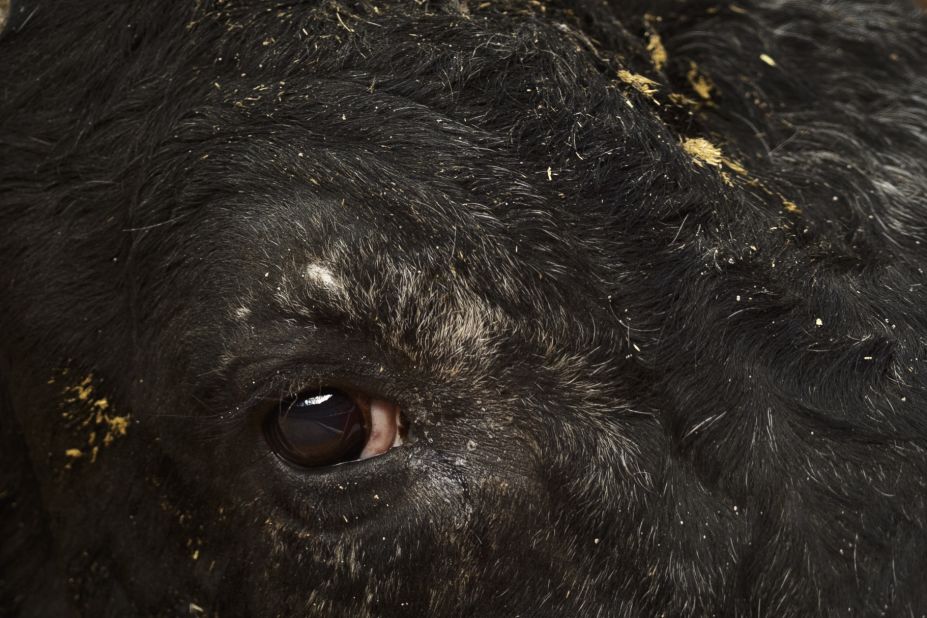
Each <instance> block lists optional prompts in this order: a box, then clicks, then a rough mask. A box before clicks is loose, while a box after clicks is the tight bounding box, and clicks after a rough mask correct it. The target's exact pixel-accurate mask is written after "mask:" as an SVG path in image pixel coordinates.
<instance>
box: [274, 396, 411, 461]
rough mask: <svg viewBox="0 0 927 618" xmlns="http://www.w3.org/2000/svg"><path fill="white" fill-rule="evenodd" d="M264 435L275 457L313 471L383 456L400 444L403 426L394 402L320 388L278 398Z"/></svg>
mask: <svg viewBox="0 0 927 618" xmlns="http://www.w3.org/2000/svg"><path fill="white" fill-rule="evenodd" d="M264 431H265V434H266V436H267V440H268V443H269V444H270V447H271V449H272V450H273V451H274V452H275V453H276V454H277V455H278V456H280V457H281V458H283V459H284V460H286V461H287V462H289V463H291V464H294V465H297V466H301V467H307V468H315V467H322V466H333V465H336V464H340V463H345V462H349V461H356V460H360V459H367V458H369V457H375V456H377V455H382V454H383V453H385V452H386V451H388V450H389V449H390V448H392V447H394V446H399V445H401V444H402V441H403V433H404V427H402V422H401V420H400V414H399V408H398V406H396V405H394V404H391V403H388V402H385V401H383V400H379V399H371V398H368V397H363V396H359V395H351V394H348V393H345V392H343V391H341V390H338V389H334V388H323V389H314V390H311V391H303V392H301V393H300V394H298V395H296V396H295V397H290V398H287V399H283V400H281V401H280V402H279V403H278V405H276V406H274V408H273V410H272V411H271V412H270V414H268V416H267V418H266V420H265V424H264Z"/></svg>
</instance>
